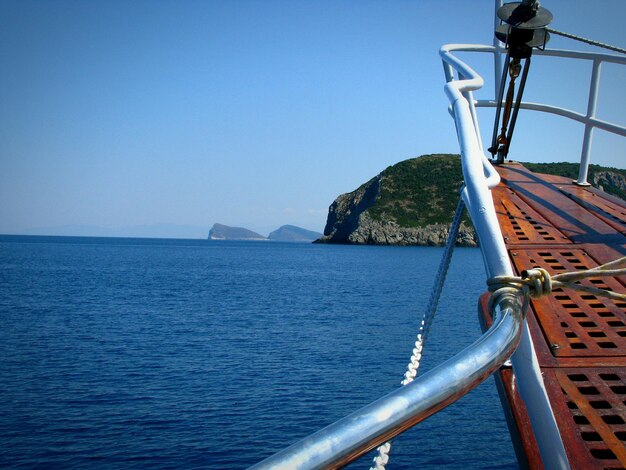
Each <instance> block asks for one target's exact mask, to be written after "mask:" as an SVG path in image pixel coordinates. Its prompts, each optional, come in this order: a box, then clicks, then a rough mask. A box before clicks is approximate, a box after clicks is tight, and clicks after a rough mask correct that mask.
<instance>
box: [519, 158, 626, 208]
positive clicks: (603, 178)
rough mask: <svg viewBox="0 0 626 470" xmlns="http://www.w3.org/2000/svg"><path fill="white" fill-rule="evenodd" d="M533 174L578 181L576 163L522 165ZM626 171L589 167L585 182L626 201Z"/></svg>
mask: <svg viewBox="0 0 626 470" xmlns="http://www.w3.org/2000/svg"><path fill="white" fill-rule="evenodd" d="M522 165H524V166H525V167H526V168H528V169H529V170H530V171H533V172H535V173H546V174H548V175H557V176H565V177H567V178H571V179H572V180H576V179H578V163H567V162H560V163H522ZM624 180H626V170H622V169H619V168H609V167H604V166H600V165H589V174H588V177H587V181H588V182H589V183H591V184H592V185H593V186H595V187H596V188H600V189H602V190H603V191H605V192H606V193H608V194H612V195H613V196H617V197H619V198H621V199H624V200H626V185H624Z"/></svg>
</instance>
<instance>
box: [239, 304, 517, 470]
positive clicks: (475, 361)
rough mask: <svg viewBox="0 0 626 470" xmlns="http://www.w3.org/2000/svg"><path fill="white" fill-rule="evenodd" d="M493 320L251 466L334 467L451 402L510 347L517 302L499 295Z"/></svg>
mask: <svg viewBox="0 0 626 470" xmlns="http://www.w3.org/2000/svg"><path fill="white" fill-rule="evenodd" d="M494 319H495V321H494V324H493V325H492V326H491V328H489V330H487V331H486V332H485V334H483V335H482V336H481V337H480V338H479V339H478V340H477V341H476V342H475V343H473V344H472V345H470V346H468V347H467V348H466V349H464V350H463V351H461V352H460V353H458V354H457V355H456V356H454V357H453V358H451V359H449V360H448V361H446V362H444V363H443V364H441V365H440V366H438V367H436V368H435V369H432V370H430V371H429V372H427V373H425V374H424V375H422V376H420V377H418V378H416V379H415V380H414V381H413V382H411V383H410V384H408V385H405V386H403V387H401V388H398V389H397V390H395V391H394V392H392V393H390V394H389V395H387V396H385V397H383V398H380V399H379V400H377V401H375V402H373V403H371V404H370V405H367V406H365V407H363V408H361V409H360V410H358V411H356V412H354V413H352V414H351V415H348V416H346V417H345V418H343V419H341V420H339V421H337V422H335V423H334V424H331V425H330V426H328V427H326V428H324V429H322V430H320V431H318V432H316V433H315V434H312V435H311V436H309V437H307V438H305V439H303V440H301V441H299V442H297V443H295V444H293V445H292V446H290V447H288V448H286V449H284V450H283V451H281V452H279V453H277V454H275V455H273V456H272V457H269V458H268V459H266V460H264V461H262V462H260V463H258V464H256V465H254V466H253V467H251V468H252V469H256V470H259V469H272V470H275V469H284V470H294V469H322V468H324V469H326V468H339V467H341V466H343V465H346V464H347V463H349V462H351V461H353V460H355V459H357V458H358V457H360V456H361V455H363V454H365V453H366V452H368V451H370V450H372V449H374V448H376V447H377V446H379V445H380V444H382V443H384V442H386V441H388V440H389V439H392V438H393V437H395V436H397V435H398V434H400V433H402V432H403V431H405V430H407V429H408V428H410V427H411V426H413V425H415V424H417V423H419V422H420V421H423V420H424V419H426V418H427V417H429V416H430V415H432V414H434V413H436V412H437V411H439V410H441V409H442V408H444V407H446V406H447V405H449V404H451V403H453V402H455V401H456V400H458V399H459V398H461V397H462V396H463V395H465V394H466V393H468V392H469V391H470V390H472V389H473V388H475V387H476V386H478V385H479V384H480V383H482V382H483V381H484V380H485V379H487V378H488V377H489V376H490V375H491V374H492V373H493V372H495V371H496V370H497V369H498V368H499V367H500V366H501V365H502V364H503V363H504V361H506V360H507V358H509V357H510V355H511V354H512V353H513V351H514V350H515V348H516V346H517V344H518V342H519V340H520V336H521V332H522V324H523V320H524V319H523V312H522V300H521V299H520V298H519V297H503V298H502V299H501V302H500V303H499V304H498V305H497V306H496V308H495V312H494Z"/></svg>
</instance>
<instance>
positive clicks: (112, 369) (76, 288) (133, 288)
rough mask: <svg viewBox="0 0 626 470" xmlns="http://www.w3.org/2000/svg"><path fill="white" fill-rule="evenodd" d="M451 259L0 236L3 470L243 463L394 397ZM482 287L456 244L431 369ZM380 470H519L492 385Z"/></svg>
mask: <svg viewBox="0 0 626 470" xmlns="http://www.w3.org/2000/svg"><path fill="white" fill-rule="evenodd" d="M441 253H442V250H441V249H438V248H417V247H411V248H406V247H405V248H397V247H362V246H361V247H359V246H329V245H309V244H300V243H298V244H295V243H294V244H289V243H269V242H211V241H204V240H154V239H114V238H73V237H21V236H0V315H1V320H2V327H1V328H0V359H1V361H0V467H2V468H64V469H65V468H90V469H91V468H185V469H188V468H215V469H241V468H246V467H247V466H249V465H251V464H253V463H256V462H257V461H259V460H261V459H263V458H265V457H267V456H269V455H271V454H272V453H274V452H275V451H277V450H279V449H281V448H283V447H285V446H287V445H289V444H291V443H293V442H295V441H296V440H298V439H300V438H302V437H304V436H306V435H308V434H310V433H311V432H314V431H316V430H318V429H319V428H320V427H323V426H325V425H327V424H330V423H331V422H333V421H335V420H337V419H338V418H340V417H342V416H344V415H346V414H348V413H350V412H352V411H354V410H356V409H358V408H359V407H361V406H363V405H365V404H367V403H369V402H370V401H372V400H374V399H376V398H378V397H380V396H382V395H384V394H386V393H388V392H390V391H391V390H393V389H394V388H396V387H398V386H399V383H400V380H401V378H402V375H403V373H404V370H405V367H406V363H407V361H408V359H409V356H410V353H411V350H412V347H413V342H414V339H415V333H416V331H417V327H418V323H419V321H420V319H421V315H422V313H423V310H424V307H425V306H426V303H427V301H428V297H429V294H430V290H431V286H432V282H433V279H434V273H435V272H436V270H437V267H438V264H439V260H440V257H441ZM483 290H484V272H483V268H482V261H481V256H480V253H479V251H478V250H476V249H457V250H456V251H455V255H454V259H453V262H452V266H451V271H450V274H449V277H448V281H447V284H446V289H445V291H444V298H443V300H442V302H441V304H440V309H439V313H438V317H437V319H436V320H435V323H434V324H433V328H432V330H431V335H430V336H429V340H428V343H427V345H426V350H425V355H424V360H423V365H422V367H423V368H424V370H427V369H428V368H431V367H433V366H434V365H436V364H438V363H440V362H442V361H443V360H444V359H446V358H448V357H450V356H451V355H453V354H454V353H456V352H458V351H459V350H461V349H462V348H463V347H465V346H466V345H468V344H470V343H471V342H472V341H473V340H474V339H475V338H477V337H478V336H479V335H480V328H479V326H478V321H477V314H476V301H477V298H478V295H479V294H480V293H481V292H482V291H483ZM370 460H371V455H368V456H366V457H364V458H363V459H361V460H360V461H358V462H356V463H354V464H352V465H351V466H350V468H369V464H370ZM388 468H389V469H409V468H450V469H456V468H458V469H471V468H476V469H478V468H481V469H483V468H492V469H510V468H517V463H516V460H515V456H514V453H513V448H512V445H511V441H510V438H509V435H508V432H507V430H506V425H505V422H504V417H503V413H502V410H501V408H500V403H499V400H498V397H497V392H496V390H495V385H494V383H493V380H492V379H489V380H488V381H487V382H486V383H485V384H483V385H481V386H480V387H479V388H478V389H476V390H475V391H473V392H471V393H470V394H469V395H468V396H466V397H464V398H463V399H461V400H460V401H459V402H457V403H456V404H454V405H452V406H451V407H449V408H448V409H446V410H444V411H443V412H441V413H440V414H438V415H435V416H433V417H431V418H429V419H428V420H426V421H425V422H423V423H421V424H419V425H418V426H416V427H415V428H414V429H412V430H410V431H409V432H407V433H405V434H404V435H403V436H402V437H400V438H398V439H397V440H396V441H395V443H394V448H393V451H392V456H391V463H390V464H389V465H388Z"/></svg>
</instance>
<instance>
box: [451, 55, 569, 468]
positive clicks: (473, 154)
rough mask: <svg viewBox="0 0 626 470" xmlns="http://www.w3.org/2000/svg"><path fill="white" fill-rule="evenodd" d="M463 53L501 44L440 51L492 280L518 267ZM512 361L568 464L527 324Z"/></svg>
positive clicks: (533, 414)
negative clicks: (497, 204)
mask: <svg viewBox="0 0 626 470" xmlns="http://www.w3.org/2000/svg"><path fill="white" fill-rule="evenodd" d="M458 51H472V52H491V53H495V52H496V48H495V47H493V46H483V45H460V44H457V45H455V44H451V45H446V46H443V47H442V48H441V49H440V51H439V54H440V56H441V59H442V61H443V66H444V73H445V76H446V80H447V83H446V86H445V92H446V95H447V96H448V98H449V100H450V103H451V108H452V115H453V117H454V122H455V126H456V130H457V138H458V141H459V146H460V150H461V162H462V165H463V176H464V179H465V185H466V188H465V191H464V193H463V195H464V199H465V203H466V206H467V209H468V211H469V213H470V216H471V218H472V222H473V223H474V227H475V229H476V233H477V234H478V238H479V240H480V246H481V252H482V254H483V259H484V262H485V269H486V271H487V277H488V278H491V277H494V276H500V274H496V273H511V272H513V269H512V267H511V263H510V261H509V256H508V253H507V250H506V246H505V244H504V240H503V238H502V233H501V231H500V226H499V223H498V219H497V216H496V212H495V208H494V205H493V198H492V197H491V192H490V186H489V183H488V179H487V175H489V174H490V173H491V172H492V171H494V172H495V170H493V167H492V166H491V164H490V163H489V161H488V160H487V159H486V157H485V155H484V153H483V151H482V147H481V145H480V139H479V137H478V136H479V135H480V130H479V126H478V121H477V118H476V113H475V109H474V106H475V103H474V101H473V100H470V99H469V98H471V95H470V94H469V93H470V92H473V91H475V90H477V89H479V88H480V87H482V85H483V80H482V78H480V76H479V75H478V74H477V73H476V72H474V71H473V70H472V69H471V68H470V67H469V66H468V65H467V64H465V63H464V62H462V61H461V60H460V59H458V58H457V57H455V56H454V55H453V52H458ZM455 72H456V76H457V77H459V78H458V79H457V80H455V79H454V76H455ZM505 276H508V274H506V275H505ZM511 360H512V363H513V368H514V370H515V373H516V375H517V377H518V389H519V391H520V394H521V396H522V398H523V399H524V401H525V403H526V406H527V409H528V413H529V416H530V420H531V424H532V426H533V431H534V433H535V436H536V438H537V444H538V447H539V452H540V454H541V458H542V461H543V463H544V465H545V467H546V468H568V467H569V465H568V461H567V457H566V454H565V448H564V446H563V442H562V440H561V436H560V433H559V430H558V427H557V424H556V420H555V418H554V413H553V412H552V408H551V407H550V402H549V400H548V396H547V393H546V389H545V386H544V383H543V379H542V377H541V371H540V370H539V363H538V361H537V355H536V353H535V350H534V346H533V343H532V340H531V338H530V331H529V329H528V325H527V324H526V323H525V322H524V325H523V328H522V338H521V340H520V344H519V346H518V349H517V351H516V352H515V354H514V355H513V356H512V358H511Z"/></svg>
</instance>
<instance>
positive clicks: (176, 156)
mask: <svg viewBox="0 0 626 470" xmlns="http://www.w3.org/2000/svg"><path fill="white" fill-rule="evenodd" d="M542 4H543V5H544V6H546V7H547V8H549V9H550V10H551V11H552V12H553V14H554V16H555V20H554V22H553V24H552V26H553V27H554V28H556V29H561V30H564V31H569V32H574V33H578V34H581V35H585V36H589V37H592V38H595V39H597V40H600V41H604V42H608V43H612V44H615V45H618V46H621V47H626V32H625V31H624V28H623V25H622V24H621V23H622V22H623V18H625V17H626V2H624V1H623V0H603V1H601V2H595V3H593V4H592V3H590V2H587V1H582V0H571V1H565V0H553V1H548V0H546V1H544V2H542ZM492 11H493V2H491V1H486V0H485V1H482V0H481V1H478V0H472V1H467V0H466V1H460V0H458V1H457V0H450V1H435V0H423V1H394V0H390V1H384V2H383V1H367V0H365V1H342V0H338V1H315V2H314V1H293V0H290V1H287V0H285V1H272V0H267V1H261V0H223V1H189V0H179V1H173V0H172V1H163V0H153V1H139V0H137V1H133V2H128V1H115V0H107V1H83V0H76V1H66V0H57V1H29V0H19V1H0V103H1V105H0V200H1V201H2V203H1V204H0V233H42V230H43V232H46V231H47V232H48V233H57V232H58V233H61V232H63V233H66V234H69V233H70V232H72V230H73V231H74V232H73V233H75V234H82V233H84V230H86V229H85V228H84V227H83V228H81V227H80V226H91V227H100V228H99V229H97V230H96V229H93V228H91V229H89V233H90V234H93V235H96V234H102V235H107V234H114V235H136V234H141V235H150V236H181V237H184V236H198V237H206V234H207V233H208V229H209V228H210V226H211V225H212V224H213V223H215V222H220V223H223V224H227V225H236V226H245V227H248V228H250V229H253V230H256V231H258V232H260V233H263V234H267V233H268V232H269V231H271V230H273V229H275V228H277V227H278V226H280V225H283V224H294V225H299V226H302V227H305V228H308V229H312V230H318V231H322V230H323V228H324V224H325V221H326V215H327V209H328V206H329V205H330V204H331V203H332V201H333V200H334V199H335V197H336V196H337V195H339V194H341V193H344V192H348V191H351V190H353V189H355V188H356V187H358V186H359V185H360V184H361V183H363V182H365V181H367V180H368V179H370V178H371V177H373V176H374V175H376V174H378V173H379V172H380V171H382V170H383V169H384V168H385V167H387V166H389V165H392V164H394V163H396V162H398V161H401V160H404V159H407V158H411V157H414V156H418V155H422V154H427V153H438V152H449V153H456V152H457V151H458V150H457V143H456V139H455V133H454V126H453V123H452V121H451V119H450V118H449V116H448V114H447V110H446V108H447V100H446V97H445V95H444V93H443V85H444V78H443V73H442V67H441V63H440V60H439V57H438V49H439V46H440V45H442V44H444V43H458V42H466V43H491V41H492V39H491V38H492V29H493V20H492ZM550 45H551V46H553V47H561V48H574V47H576V46H577V44H575V43H572V42H571V41H568V40H563V39H560V38H554V39H553V40H552V42H551V44H550ZM467 58H468V59H469V60H470V62H472V63H473V64H475V65H476V69H477V70H479V71H484V73H485V74H489V73H491V72H490V71H489V70H488V67H489V66H490V64H491V61H490V60H487V59H486V58H482V59H481V58H479V57H477V56H471V57H470V56H469V55H468V56H467ZM533 72H534V74H533ZM556 72H559V73H561V74H562V75H565V76H564V77H562V76H561V77H557V76H556V75H557V74H556ZM588 77H589V67H586V66H583V67H578V68H577V67H574V68H569V67H568V66H567V65H566V64H562V65H561V64H559V65H558V66H557V67H556V68H552V69H551V68H549V67H544V66H543V64H541V63H540V60H539V58H537V59H536V60H535V61H534V62H533V67H532V68H531V78H530V79H529V83H528V86H527V88H528V90H527V95H528V97H529V99H533V100H539V99H542V98H545V97H554V98H556V99H557V101H559V104H565V105H568V106H572V107H574V108H575V109H576V110H581V111H584V109H585V107H586V98H583V99H574V98H571V96H572V95H573V93H574V92H575V91H576V90H577V88H576V85H575V84H576V82H577V80H582V83H588V80H589V79H588ZM487 82H488V86H487V87H486V90H485V93H483V94H482V95H479V96H478V97H485V98H489V97H491V96H492V94H493V88H492V82H491V80H490V79H488V80H487ZM624 83H626V73H625V72H623V71H620V70H618V69H617V67H606V68H605V70H603V85H604V86H605V87H606V90H603V92H602V94H601V95H600V106H599V115H600V117H603V118H606V119H612V120H615V121H617V122H618V123H621V124H625V123H626V120H625V119H623V115H622V113H621V112H620V111H621V110H623V109H624V107H626V96H625V95H626V92H625V89H624ZM548 84H551V86H553V89H551V90H548ZM585 86H586V85H585ZM581 89H582V88H581ZM491 116H492V114H491V111H483V112H481V115H480V117H481V119H482V121H481V122H482V129H483V134H484V135H485V138H487V134H488V133H489V131H490V129H491V125H492V123H491ZM553 121H554V119H553V118H541V117H537V115H536V114H531V115H522V116H520V119H519V121H518V126H519V134H516V136H515V139H514V142H513V145H512V149H511V158H513V159H516V160H525V161H564V160H569V161H574V160H577V159H578V158H579V150H578V148H579V146H580V142H581V140H582V128H581V126H580V125H578V124H570V125H568V126H566V128H565V131H564V132H565V133H564V134H555V133H554V132H553V131H551V130H549V131H548V130H546V129H547V128H548V127H551V125H552V123H553ZM554 122H557V123H558V121H554ZM539 137H541V138H545V139H547V141H546V142H539V141H538V138H539ZM625 151H626V146H625V145H624V144H623V143H621V142H620V141H619V140H618V139H617V138H614V137H611V136H605V135H603V134H602V133H600V132H598V133H596V136H595V141H594V154H593V161H594V162H595V163H601V164H606V165H610V166H617V167H621V168H624V167H625V165H624V161H625V160H624V157H623V155H624V152H625ZM66 226H74V228H71V229H67V228H63V229H59V228H58V227H66ZM133 227H134V228H133ZM42 228H43V229H42ZM35 229H38V230H39V231H37V230H35Z"/></svg>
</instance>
